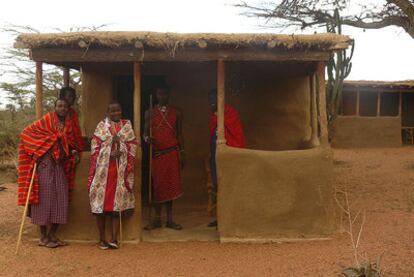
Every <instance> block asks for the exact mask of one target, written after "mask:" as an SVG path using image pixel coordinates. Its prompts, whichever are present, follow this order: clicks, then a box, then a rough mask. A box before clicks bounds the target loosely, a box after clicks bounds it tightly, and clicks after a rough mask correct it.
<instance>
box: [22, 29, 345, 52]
mask: <svg viewBox="0 0 414 277" xmlns="http://www.w3.org/2000/svg"><path fill="white" fill-rule="evenodd" d="M350 41H351V39H350V38H349V37H347V36H341V35H335V34H317V35H276V34H215V33H191V34H179V33H156V32H79V33H50V34H22V35H20V36H19V37H18V38H17V40H16V44H15V46H16V47H19V48H30V49H36V48H48V47H55V48H56V47H59V48H90V47H102V48H112V49H114V48H128V47H134V48H143V49H169V50H171V49H175V48H186V47H188V48H191V47H196V48H225V49H235V48H257V47H264V48H266V49H278V50H285V51H295V50H296V51H333V50H340V49H346V48H347V47H348V46H349V43H350Z"/></svg>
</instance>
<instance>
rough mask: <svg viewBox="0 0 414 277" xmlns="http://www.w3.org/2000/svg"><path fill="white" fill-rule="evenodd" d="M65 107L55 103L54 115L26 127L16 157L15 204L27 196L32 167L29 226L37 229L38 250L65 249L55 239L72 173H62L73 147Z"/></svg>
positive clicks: (62, 220)
mask: <svg viewBox="0 0 414 277" xmlns="http://www.w3.org/2000/svg"><path fill="white" fill-rule="evenodd" d="M67 112H68V104H67V102H66V101H65V100H62V99H58V100H57V101H56V103H55V111H54V112H51V113H48V114H46V115H45V116H43V117H42V118H41V119H39V120H38V121H36V122H34V123H33V124H31V125H29V126H27V127H26V128H25V129H24V130H23V131H22V133H21V134H20V144H19V157H18V204H19V205H24V204H25V203H26V199H27V196H28V190H29V186H30V180H31V177H32V174H33V170H34V165H35V164H36V163H37V170H36V172H34V182H33V188H32V191H31V194H30V197H29V203H30V213H29V215H30V217H31V219H32V223H33V224H36V225H39V226H40V232H41V238H40V240H39V245H40V246H46V247H50V248H54V247H57V246H63V245H66V243H64V242H63V241H61V240H59V239H58V238H57V237H56V231H57V229H58V226H59V224H65V223H66V222H67V217H68V201H69V190H70V189H71V185H73V183H72V184H71V183H68V180H69V179H73V177H74V176H72V175H71V174H73V172H71V171H68V170H65V169H66V168H67V167H66V163H67V161H68V158H69V157H70V156H71V153H72V151H71V150H73V149H74V146H75V139H74V136H73V132H72V125H71V124H70V122H69V121H68V119H67Z"/></svg>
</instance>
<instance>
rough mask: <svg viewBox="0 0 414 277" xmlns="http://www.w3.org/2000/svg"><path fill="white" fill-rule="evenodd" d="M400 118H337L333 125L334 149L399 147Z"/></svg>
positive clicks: (400, 143) (400, 140) (400, 142)
mask: <svg viewBox="0 0 414 277" xmlns="http://www.w3.org/2000/svg"><path fill="white" fill-rule="evenodd" d="M401 145H402V139H401V117H359V116H339V117H338V118H337V119H336V121H335V123H334V134H333V138H332V146H333V147H336V148H359V147H362V148H365V147H399V146H401Z"/></svg>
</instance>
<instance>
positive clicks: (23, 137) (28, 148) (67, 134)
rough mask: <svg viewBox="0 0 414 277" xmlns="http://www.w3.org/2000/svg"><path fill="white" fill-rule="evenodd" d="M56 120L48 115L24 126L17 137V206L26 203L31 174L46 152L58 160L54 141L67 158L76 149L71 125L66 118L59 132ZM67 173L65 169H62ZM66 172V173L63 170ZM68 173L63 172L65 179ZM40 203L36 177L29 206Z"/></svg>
mask: <svg viewBox="0 0 414 277" xmlns="http://www.w3.org/2000/svg"><path fill="white" fill-rule="evenodd" d="M57 126H58V118H57V115H56V113H54V112H52V113H48V114H46V115H45V116H43V117H42V118H41V119H39V120H38V121H36V122H34V123H33V124H31V125H29V126H27V127H26V128H25V129H24V130H23V131H22V133H21V134H20V144H19V157H18V204H19V205H24V204H25V203H26V198H27V192H28V190H29V185H30V180H31V177H32V173H33V168H34V164H35V163H36V161H37V160H38V159H39V158H40V157H42V156H43V155H44V154H45V153H46V152H47V151H49V150H51V151H52V156H53V158H54V159H55V160H58V159H59V155H60V150H59V147H58V145H57V143H56V142H57V141H58V140H60V142H61V145H62V147H63V150H64V152H65V154H66V155H69V152H70V151H69V149H70V148H73V147H74V145H75V142H74V135H73V132H72V125H71V123H70V121H69V120H68V118H66V121H65V127H64V129H63V130H62V131H58V129H57ZM65 169H66V165H65ZM65 171H66V170H65ZM70 174H71V173H69V172H67V171H66V175H67V177H71V178H68V180H69V179H73V176H69V175H70ZM69 188H70V189H72V188H73V182H72V183H69ZM38 202H39V182H38V177H37V173H35V178H34V182H33V188H32V193H31V194H30V198H29V203H31V204H35V203H38Z"/></svg>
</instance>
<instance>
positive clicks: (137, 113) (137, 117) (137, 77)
mask: <svg viewBox="0 0 414 277" xmlns="http://www.w3.org/2000/svg"><path fill="white" fill-rule="evenodd" d="M133 101H134V105H133V106H134V129H135V133H136V136H137V137H138V138H139V137H140V129H141V64H140V63H139V62H135V63H134V98H133Z"/></svg>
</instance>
